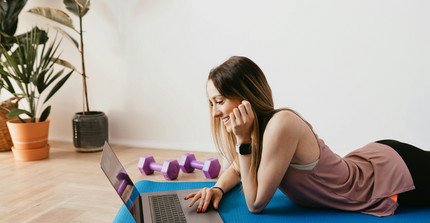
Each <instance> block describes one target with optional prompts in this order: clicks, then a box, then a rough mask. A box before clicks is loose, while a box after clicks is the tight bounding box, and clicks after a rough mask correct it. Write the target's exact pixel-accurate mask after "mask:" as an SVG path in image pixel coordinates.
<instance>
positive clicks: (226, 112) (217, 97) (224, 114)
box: [206, 80, 241, 133]
mask: <svg viewBox="0 0 430 223" xmlns="http://www.w3.org/2000/svg"><path fill="white" fill-rule="evenodd" d="M206 90H207V93H208V98H209V103H210V105H211V107H212V115H213V117H214V118H219V119H221V122H222V123H224V126H225V127H226V129H227V132H229V133H231V123H230V114H231V113H232V112H233V109H235V108H237V107H238V106H239V105H240V104H241V100H239V99H231V98H226V97H224V96H222V95H221V94H220V93H219V91H218V90H217V89H216V87H215V85H214V84H213V82H212V80H209V81H208V83H207V86H206Z"/></svg>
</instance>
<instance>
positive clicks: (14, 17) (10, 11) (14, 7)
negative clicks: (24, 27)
mask: <svg viewBox="0 0 430 223" xmlns="http://www.w3.org/2000/svg"><path fill="white" fill-rule="evenodd" d="M26 3H27V0H20V1H16V0H7V1H4V0H2V5H1V30H2V31H3V32H5V33H7V34H9V35H10V36H13V35H14V34H15V32H16V28H17V25H18V17H19V14H20V13H21V11H22V9H23V8H24V6H25V4H26ZM2 43H3V39H2Z"/></svg>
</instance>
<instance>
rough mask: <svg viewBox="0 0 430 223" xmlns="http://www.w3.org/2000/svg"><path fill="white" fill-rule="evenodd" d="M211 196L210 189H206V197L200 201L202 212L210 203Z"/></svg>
mask: <svg viewBox="0 0 430 223" xmlns="http://www.w3.org/2000/svg"><path fill="white" fill-rule="evenodd" d="M212 196H213V192H212V189H208V190H206V199H205V200H204V201H203V200H202V202H200V203H203V207H202V212H205V211H206V210H207V209H208V206H209V204H210V203H211V200H212Z"/></svg>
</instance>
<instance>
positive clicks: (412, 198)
mask: <svg viewBox="0 0 430 223" xmlns="http://www.w3.org/2000/svg"><path fill="white" fill-rule="evenodd" d="M377 143H381V144H385V145H387V146H390V147H391V148H393V149H394V150H396V151H397V153H398V154H399V155H400V156H401V157H402V159H403V160H404V161H405V163H406V166H407V167H408V169H409V172H410V173H411V175H412V179H413V181H414V185H415V190H412V191H408V192H405V193H401V194H399V196H398V203H399V205H408V206H423V205H425V206H430V151H424V150H422V149H419V148H417V147H415V146H412V145H409V144H406V143H402V142H399V141H395V140H381V141H377Z"/></svg>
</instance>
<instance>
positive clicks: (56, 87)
mask: <svg viewBox="0 0 430 223" xmlns="http://www.w3.org/2000/svg"><path fill="white" fill-rule="evenodd" d="M72 73H73V70H72V71H70V72H69V73H68V74H67V75H66V76H65V77H63V79H61V80H60V81H58V82H57V84H56V85H55V86H54V87H53V88H52V90H51V92H49V94H48V96H47V97H46V99H45V101H44V102H43V103H46V102H47V101H48V100H49V99H50V98H51V97H52V96H53V95H54V94H55V93H56V92H57V91H58V90H59V89H60V88H61V87H62V86H63V84H64V83H66V81H67V79H69V77H70V75H72Z"/></svg>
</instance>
